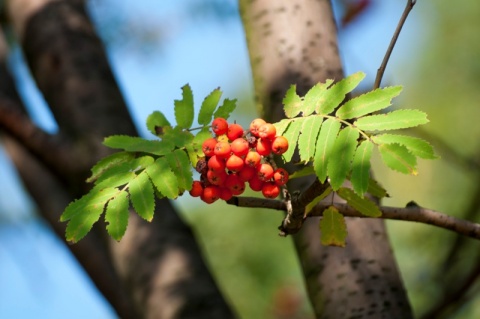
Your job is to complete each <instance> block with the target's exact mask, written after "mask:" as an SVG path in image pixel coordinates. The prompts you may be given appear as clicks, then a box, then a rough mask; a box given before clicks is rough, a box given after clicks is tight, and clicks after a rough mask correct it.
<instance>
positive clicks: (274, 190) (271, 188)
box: [262, 182, 280, 198]
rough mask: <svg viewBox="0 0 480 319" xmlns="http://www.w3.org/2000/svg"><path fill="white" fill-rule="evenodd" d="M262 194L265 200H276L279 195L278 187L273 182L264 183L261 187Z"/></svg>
mask: <svg viewBox="0 0 480 319" xmlns="http://www.w3.org/2000/svg"><path fill="white" fill-rule="evenodd" d="M262 194H263V196H265V197H266V198H276V197H277V196H278V195H280V187H278V185H277V184H275V183H273V182H268V183H265V184H264V185H263V187H262Z"/></svg>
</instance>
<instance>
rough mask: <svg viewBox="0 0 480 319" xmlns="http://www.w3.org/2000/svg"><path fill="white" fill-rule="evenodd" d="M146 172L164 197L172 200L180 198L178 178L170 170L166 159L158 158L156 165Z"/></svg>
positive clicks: (149, 167) (148, 168)
mask: <svg viewBox="0 0 480 319" xmlns="http://www.w3.org/2000/svg"><path fill="white" fill-rule="evenodd" d="M146 172H147V174H148V176H149V177H150V180H151V181H152V183H153V185H155V187H156V188H157V190H158V191H159V192H160V194H162V196H166V197H168V198H170V199H174V198H177V197H178V181H177V177H176V176H175V174H174V173H173V172H172V170H171V169H170V166H169V165H168V161H167V159H166V158H165V157H160V158H158V159H157V160H156V161H155V163H153V164H152V165H150V166H148V167H147V168H146Z"/></svg>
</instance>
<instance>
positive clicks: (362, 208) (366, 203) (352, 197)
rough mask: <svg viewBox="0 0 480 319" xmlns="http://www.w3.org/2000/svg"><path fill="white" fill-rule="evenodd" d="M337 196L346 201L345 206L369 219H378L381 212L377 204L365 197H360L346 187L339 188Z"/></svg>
mask: <svg viewBox="0 0 480 319" xmlns="http://www.w3.org/2000/svg"><path fill="white" fill-rule="evenodd" d="M337 194H338V196H340V197H341V198H343V199H344V200H346V201H347V204H348V205H350V206H352V207H353V208H355V210H357V211H358V212H359V213H361V214H363V215H365V216H369V217H380V216H382V212H381V211H380V209H379V208H378V206H377V204H375V203H374V202H372V201H371V200H369V199H368V198H365V197H360V196H358V195H357V194H355V192H354V191H353V190H352V189H350V188H346V187H341V188H340V189H339V190H338V191H337Z"/></svg>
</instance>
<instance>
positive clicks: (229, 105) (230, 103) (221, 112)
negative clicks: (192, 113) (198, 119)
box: [213, 99, 237, 119]
mask: <svg viewBox="0 0 480 319" xmlns="http://www.w3.org/2000/svg"><path fill="white" fill-rule="evenodd" d="M236 107H237V99H233V100H230V99H225V100H223V104H222V105H221V106H220V107H219V108H218V109H217V110H216V111H215V113H214V114H213V117H214V118H218V117H223V118H224V119H228V117H229V116H230V114H231V113H232V112H233V110H235V108H236Z"/></svg>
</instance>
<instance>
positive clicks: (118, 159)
mask: <svg viewBox="0 0 480 319" xmlns="http://www.w3.org/2000/svg"><path fill="white" fill-rule="evenodd" d="M134 158H135V155H134V154H132V153H128V152H117V153H113V154H112V155H109V156H107V157H104V158H102V159H101V160H100V161H98V163H97V164H95V166H93V167H92V169H91V171H92V175H91V176H90V177H89V178H87V180H86V181H87V183H92V182H94V181H95V180H96V179H97V178H99V177H100V175H102V174H103V173H104V172H105V171H106V170H108V169H110V168H112V167H113V166H116V165H120V164H122V163H125V162H128V161H131V160H133V159H134Z"/></svg>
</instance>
